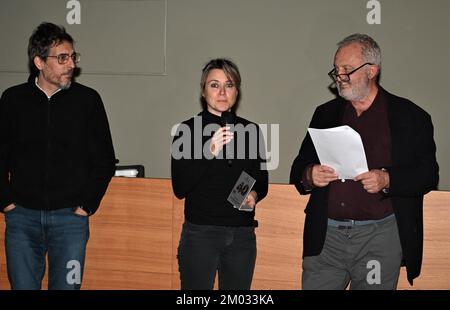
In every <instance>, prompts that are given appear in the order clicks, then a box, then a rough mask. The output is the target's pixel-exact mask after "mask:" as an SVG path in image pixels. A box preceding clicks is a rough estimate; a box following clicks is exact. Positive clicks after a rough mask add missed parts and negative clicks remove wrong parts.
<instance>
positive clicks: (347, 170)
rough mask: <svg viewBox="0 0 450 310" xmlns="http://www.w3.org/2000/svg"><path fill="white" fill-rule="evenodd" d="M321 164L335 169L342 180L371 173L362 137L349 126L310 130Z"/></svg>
mask: <svg viewBox="0 0 450 310" xmlns="http://www.w3.org/2000/svg"><path fill="white" fill-rule="evenodd" d="M308 132H309V135H310V136H311V139H312V141H313V143H314V147H315V148H316V152H317V155H318V156H319V160H320V164H321V165H325V166H329V167H331V168H333V169H334V170H335V171H336V173H337V175H338V177H339V178H340V179H353V178H355V177H356V176H357V175H359V174H361V173H363V172H367V171H369V169H368V166H367V159H366V153H365V152H364V146H363V143H362V140H361V136H360V135H359V133H357V132H356V131H355V130H353V128H351V127H349V126H340V127H334V128H328V129H315V128H308Z"/></svg>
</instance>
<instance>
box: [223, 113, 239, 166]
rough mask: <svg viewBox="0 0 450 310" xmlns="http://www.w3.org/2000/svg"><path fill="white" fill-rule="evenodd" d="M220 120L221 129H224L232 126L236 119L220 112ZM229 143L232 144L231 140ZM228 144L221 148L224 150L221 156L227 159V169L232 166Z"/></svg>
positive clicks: (229, 114)
mask: <svg viewBox="0 0 450 310" xmlns="http://www.w3.org/2000/svg"><path fill="white" fill-rule="evenodd" d="M221 120H222V127H224V126H229V125H234V122H235V120H236V117H235V115H234V114H233V113H231V112H230V111H225V112H222V116H221ZM230 143H234V142H233V140H231V141H230ZM230 143H229V144H228V145H224V146H223V148H224V150H223V154H224V155H225V158H227V159H228V167H231V165H232V164H233V160H232V158H233V154H232V149H231V147H230Z"/></svg>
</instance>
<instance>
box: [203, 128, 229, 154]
mask: <svg viewBox="0 0 450 310" xmlns="http://www.w3.org/2000/svg"><path fill="white" fill-rule="evenodd" d="M233 138H234V134H233V133H232V132H231V131H230V127H221V128H219V129H218V130H217V131H216V132H215V133H214V135H213V136H212V138H211V144H210V146H209V150H210V151H211V153H212V154H213V155H214V156H217V155H218V154H219V153H220V151H221V150H222V149H223V146H224V145H225V144H228V143H230V141H231V140H233Z"/></svg>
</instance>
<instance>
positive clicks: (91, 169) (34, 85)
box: [0, 23, 115, 290]
mask: <svg viewBox="0 0 450 310" xmlns="http://www.w3.org/2000/svg"><path fill="white" fill-rule="evenodd" d="M28 57H29V65H30V71H31V74H30V77H29V78H28V82H27V83H24V84H21V85H17V86H14V87H11V88H9V89H7V90H6V91H5V92H4V93H3V95H2V97H1V99H0V211H2V212H4V213H5V221H6V233H5V246H6V261H7V269H8V278H9V281H10V284H11V288H12V289H27V290H34V289H40V288H41V282H42V278H43V276H44V273H45V269H46V267H45V265H46V256H47V255H48V257H47V258H48V288H49V289H69V290H70V289H79V288H80V286H81V280H82V276H83V268H84V259H85V254H86V244H87V241H88V239H89V219H88V216H89V215H92V214H94V213H95V211H96V210H97V208H98V206H99V204H100V201H101V199H102V197H103V195H104V193H105V191H106V189H107V187H108V183H109V181H110V180H111V177H112V176H113V174H114V170H115V155H114V149H113V145H112V139H111V133H110V130H109V124H108V119H107V116H106V113H105V109H104V106H103V103H102V100H101V98H100V95H99V94H98V93H97V92H96V91H95V90H93V89H91V88H88V87H86V86H83V85H81V84H78V83H76V82H73V81H72V79H73V74H74V70H75V69H76V65H77V63H78V61H79V60H80V55H79V54H78V53H77V52H75V51H74V46H73V39H72V37H71V36H70V35H69V34H68V33H67V32H66V31H65V29H64V28H63V27H60V26H57V25H54V24H51V23H42V24H41V25H39V26H38V27H37V28H36V29H35V30H34V32H33V34H32V35H31V37H30V40H29V45H28Z"/></svg>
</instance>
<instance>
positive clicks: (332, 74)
mask: <svg viewBox="0 0 450 310" xmlns="http://www.w3.org/2000/svg"><path fill="white" fill-rule="evenodd" d="M365 65H373V63H370V62H366V63H365V64H362V65H361V66H359V67H358V68H356V69H353V70H352V71H350V72H347V73H341V74H337V73H336V68H333V70H331V71H330V72H328V76H329V77H330V78H331V79H332V80H333V82H336V81H337V78H338V77H339V79H340V80H341V81H342V82H348V81H350V75H351V74H353V73H355V72H356V71H358V70H359V69H361V68H362V67H364V66H365Z"/></svg>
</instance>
